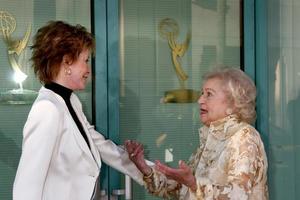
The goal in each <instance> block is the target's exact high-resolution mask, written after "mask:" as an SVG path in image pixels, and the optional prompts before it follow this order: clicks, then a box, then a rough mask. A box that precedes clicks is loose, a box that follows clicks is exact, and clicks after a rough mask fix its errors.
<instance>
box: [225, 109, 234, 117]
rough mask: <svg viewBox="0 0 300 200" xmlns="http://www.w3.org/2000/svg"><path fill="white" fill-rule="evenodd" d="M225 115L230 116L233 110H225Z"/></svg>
mask: <svg viewBox="0 0 300 200" xmlns="http://www.w3.org/2000/svg"><path fill="white" fill-rule="evenodd" d="M225 113H226V115H231V114H232V113H233V110H232V109H231V108H227V109H226V110H225Z"/></svg>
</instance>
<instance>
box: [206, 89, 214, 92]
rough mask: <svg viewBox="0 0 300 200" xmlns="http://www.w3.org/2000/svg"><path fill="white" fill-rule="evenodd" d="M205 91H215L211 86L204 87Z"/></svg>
mask: <svg viewBox="0 0 300 200" xmlns="http://www.w3.org/2000/svg"><path fill="white" fill-rule="evenodd" d="M204 90H205V91H209V92H216V91H215V90H214V89H212V88H204Z"/></svg>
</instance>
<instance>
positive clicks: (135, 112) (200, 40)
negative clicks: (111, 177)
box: [119, 0, 242, 199]
mask: <svg viewBox="0 0 300 200" xmlns="http://www.w3.org/2000/svg"><path fill="white" fill-rule="evenodd" d="M119 3H120V9H119V10H120V11H119V12H120V13H119V16H120V60H121V63H120V134H121V141H124V140H125V139H133V140H138V141H140V142H142V143H143V144H144V145H145V148H146V156H147V158H148V159H150V160H155V159H159V160H161V161H163V162H165V163H167V164H169V165H170V166H173V167H175V166H177V163H178V161H179V160H180V159H182V160H188V158H189V156H190V155H191V153H192V152H193V151H194V150H195V149H196V147H197V146H198V145H199V139H198V138H199V137H198V128H199V127H200V124H199V116H198V105H197V103H196V102H195V100H197V97H195V98H194V99H192V100H194V101H193V103H191V102H190V101H191V99H185V98H184V97H185V96H184V95H183V94H182V93H184V92H183V91H185V92H186V91H187V89H190V90H191V91H192V92H198V91H199V89H200V86H201V76H202V75H203V73H205V72H206V71H208V70H209V69H210V68H211V67H213V66H215V64H225V65H232V66H237V67H239V66H240V65H241V58H240V53H241V45H240V44H241V42H242V41H241V33H240V30H241V27H240V24H241V19H242V17H241V10H240V8H241V1H240V0H218V1H217V0H211V1H207V0H193V1H191V0H172V1H170V0H154V1H148V0H131V1H119ZM189 37H190V42H188V41H189ZM180 47H183V50H182V52H181V53H182V54H180V53H178V52H179V48H180ZM176 52H177V53H178V54H176ZM176 67H177V68H178V70H177V72H176V70H175V68H176ZM183 73H184V74H186V75H187V79H185V77H184V75H182V74H183ZM182 77H183V78H182ZM178 90H180V91H181V92H182V93H180V94H181V95H178V96H176V95H177V93H176V91H178ZM166 94H167V95H166ZM133 199H156V198H154V197H151V196H150V195H148V194H147V192H145V191H144V189H143V188H142V187H141V186H139V185H136V184H134V185H133Z"/></svg>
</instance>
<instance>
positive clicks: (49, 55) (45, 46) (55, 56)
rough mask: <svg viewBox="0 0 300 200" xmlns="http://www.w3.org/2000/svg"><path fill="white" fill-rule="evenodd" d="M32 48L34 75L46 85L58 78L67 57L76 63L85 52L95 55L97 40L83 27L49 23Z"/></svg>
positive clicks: (35, 38) (58, 22) (37, 35)
mask: <svg viewBox="0 0 300 200" xmlns="http://www.w3.org/2000/svg"><path fill="white" fill-rule="evenodd" d="M31 48H32V50H33V51H32V57H31V60H32V62H33V69H34V73H35V74H36V76H37V77H38V79H39V80H40V82H41V83H45V84H46V83H49V82H51V81H53V79H54V78H56V77H57V75H58V73H59V70H60V68H59V67H60V65H59V64H60V63H61V62H62V60H63V57H64V56H65V55H66V56H68V57H69V58H70V60H71V62H74V61H76V60H77V59H78V57H79V54H80V53H81V52H82V51H83V50H86V49H87V50H90V51H91V53H93V52H94V51H95V40H94V37H93V36H92V34H91V33H89V32H88V31H87V30H86V28H85V27H83V26H81V25H75V26H73V25H70V24H67V23H65V22H63V21H49V22H48V23H47V24H46V25H45V26H43V27H41V28H40V29H39V30H38V31H37V33H36V35H35V37H34V40H33V45H32V47H31Z"/></svg>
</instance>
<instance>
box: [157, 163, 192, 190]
mask: <svg viewBox="0 0 300 200" xmlns="http://www.w3.org/2000/svg"><path fill="white" fill-rule="evenodd" d="M155 168H156V170H158V171H160V172H162V173H163V174H165V175H166V177H167V178H170V179H173V180H175V181H177V182H178V183H181V184H184V185H186V186H187V187H189V188H191V189H192V190H193V191H196V189H197V184H196V179H195V176H194V175H193V172H192V170H191V168H190V167H189V166H188V165H187V164H186V163H185V162H184V161H182V160H180V161H179V165H178V168H177V169H174V168H171V167H169V166H167V165H164V164H162V163H161V162H160V161H156V162H155Z"/></svg>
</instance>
